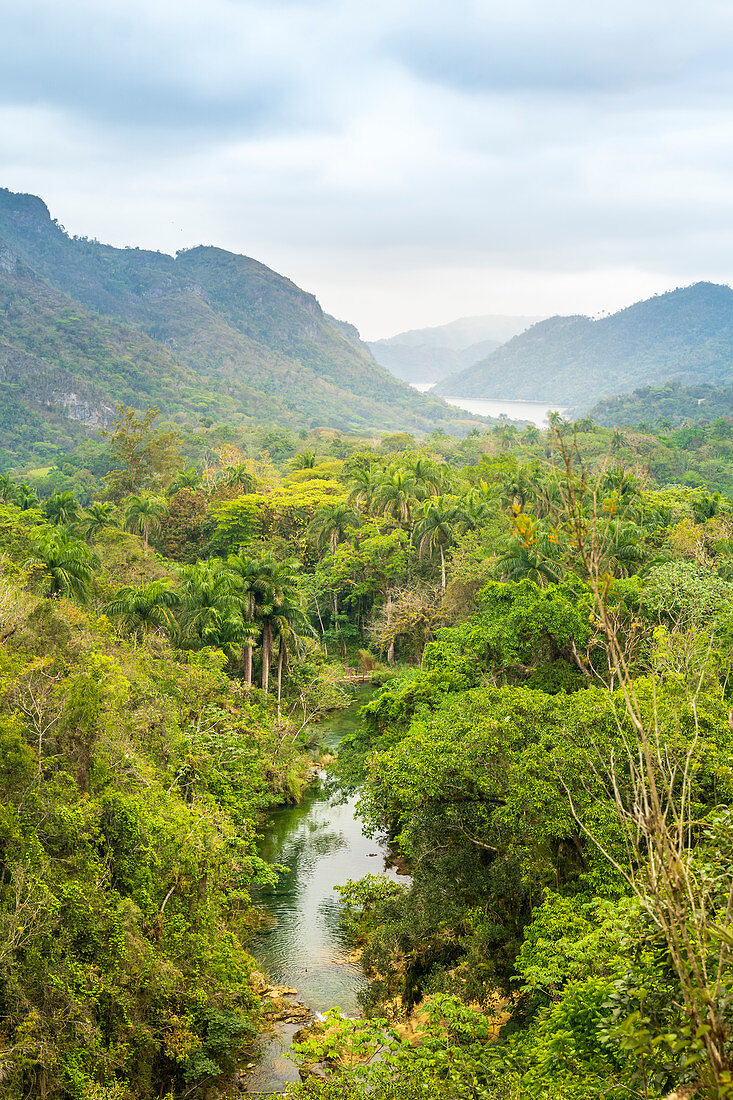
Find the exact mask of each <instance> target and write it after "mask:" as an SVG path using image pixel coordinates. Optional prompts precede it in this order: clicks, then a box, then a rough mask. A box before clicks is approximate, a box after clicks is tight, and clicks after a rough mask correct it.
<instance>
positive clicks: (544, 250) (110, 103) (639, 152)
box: [0, 0, 733, 339]
mask: <svg viewBox="0 0 733 1100" xmlns="http://www.w3.org/2000/svg"><path fill="white" fill-rule="evenodd" d="M0 25H1V26H2V40H1V41H0V56H1V58H2V64H0V186H5V187H9V188H11V189H12V190H14V191H28V192H31V193H33V194H37V195H40V196H41V197H42V198H43V199H44V200H45V201H46V203H47V204H48V206H49V207H50V209H51V213H52V215H53V216H54V217H56V218H58V220H59V221H60V222H61V223H62V224H63V225H65V226H66V228H67V229H68V230H69V232H71V233H78V234H83V235H86V236H90V237H97V238H98V239H99V240H103V241H106V242H109V243H112V244H116V245H125V244H131V245H139V246H142V247H148V248H156V249H160V250H162V251H166V252H175V251H176V250H178V249H180V248H186V247H190V246H192V245H195V244H201V243H206V244H216V245H219V246H221V247H223V248H227V249H230V250H232V251H235V252H243V253H246V254H248V255H250V256H254V257H256V258H257V259H259V260H261V261H262V262H264V263H266V264H268V265H269V266H270V267H273V268H275V270H277V271H279V272H281V273H282V274H285V275H288V276H289V277H290V278H292V279H293V280H294V281H295V282H297V283H298V284H299V285H300V286H302V287H304V288H305V289H307V290H310V291H312V292H314V293H315V294H316V295H317V296H318V298H319V300H320V301H321V304H322V305H323V307H324V308H325V309H326V310H327V311H328V312H330V313H333V314H335V315H336V316H338V317H341V318H342V319H344V320H348V321H350V322H352V323H353V324H356V325H357V326H358V327H359V329H360V330H361V332H362V335H363V336H365V338H367V339H376V338H378V337H381V336H388V335H391V334H393V333H395V332H398V331H401V330H404V329H409V328H416V327H421V326H424V325H437V324H443V323H446V322H448V321H451V320H453V319H455V318H457V317H461V316H470V315H477V314H486V313H518V314H531V315H549V314H551V313H579V312H582V313H590V314H597V313H599V312H601V311H602V310H615V309H618V308H620V307H622V306H624V305H628V304H630V303H631V302H632V301H635V300H637V299H639V298H643V297H648V296H650V295H651V294H653V293H656V292H659V291H664V290H668V289H671V288H673V287H675V286H681V285H685V284H688V283H690V282H693V281H695V280H697V279H711V280H714V281H718V282H730V281H732V280H733V62H732V60H731V59H732V58H733V4H732V3H731V2H730V0H697V3H696V4H695V5H692V4H690V3H689V2H688V0H686V2H685V3H684V4H683V3H678V2H677V0H633V2H626V0H607V2H606V3H603V4H600V3H593V2H589V0H490V2H489V0H359V2H356V0H63V3H59V0H0Z"/></svg>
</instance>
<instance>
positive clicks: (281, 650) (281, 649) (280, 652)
mask: <svg viewBox="0 0 733 1100" xmlns="http://www.w3.org/2000/svg"><path fill="white" fill-rule="evenodd" d="M285 655H286V650H285V639H284V638H283V636H282V634H281V635H280V644H279V645H278V648H277V710H278V714H279V713H280V699H281V698H282V693H283V666H284V664H285Z"/></svg>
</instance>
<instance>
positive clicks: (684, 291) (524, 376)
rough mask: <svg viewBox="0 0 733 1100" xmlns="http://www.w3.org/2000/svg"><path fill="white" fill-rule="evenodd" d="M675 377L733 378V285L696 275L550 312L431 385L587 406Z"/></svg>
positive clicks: (718, 381) (690, 380) (686, 380)
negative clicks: (618, 303) (634, 297)
mask: <svg viewBox="0 0 733 1100" xmlns="http://www.w3.org/2000/svg"><path fill="white" fill-rule="evenodd" d="M671 379H676V380H678V381H679V382H680V383H682V384H689V385H693V384H696V383H703V382H705V383H708V384H710V385H726V384H729V383H731V382H733V290H731V288H730V287H728V286H723V285H720V284H716V283H705V282H701V283H695V284H694V285H692V286H689V287H683V288H679V289H677V290H672V291H669V292H668V293H666V294H659V295H657V296H655V297H654V298H649V299H647V300H646V301H643V302H637V303H636V304H634V305H632V306H629V307H628V308H627V309H623V310H620V311H619V312H618V313H614V314H612V315H611V316H608V317H601V318H599V319H598V320H591V319H590V318H589V317H583V316H574V317H550V318H549V319H548V320H546V321H540V322H539V323H538V324H536V325H533V326H532V328H530V329H528V330H527V332H524V333H522V334H521V335H519V336H516V337H514V339H512V340H510V341H509V342H508V343H506V344H504V345H503V346H502V347H500V348H497V349H496V351H494V352H492V353H491V354H490V355H488V356H487V357H486V358H484V359H483V360H481V361H480V362H478V363H475V364H474V365H473V366H471V367H469V368H468V369H466V370H463V371H459V372H457V373H456V374H454V375H452V376H451V377H449V378H447V379H445V380H444V381H443V382H441V383H439V384H438V385H437V386H436V387H435V391H434V392H435V393H439V394H443V395H445V396H448V397H474V398H489V399H491V398H495V399H504V398H509V397H515V398H520V399H524V400H536V401H548V402H550V403H553V402H554V403H556V404H557V405H566V406H567V405H570V406H574V407H575V408H576V409H578V410H583V411H585V410H587V409H589V408H590V407H591V406H592V405H594V404H595V403H596V402H598V401H599V400H601V399H602V398H605V397H609V396H612V395H614V394H617V393H625V392H628V391H631V390H633V389H635V388H638V387H639V386H643V385H659V384H661V383H663V382H667V381H668V380H671Z"/></svg>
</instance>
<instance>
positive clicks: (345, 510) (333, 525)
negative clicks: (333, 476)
mask: <svg viewBox="0 0 733 1100" xmlns="http://www.w3.org/2000/svg"><path fill="white" fill-rule="evenodd" d="M358 526H359V517H358V516H357V514H356V512H354V510H353V509H352V508H349V506H348V504H344V503H343V502H340V503H338V504H325V505H323V507H321V508H319V509H318V511H317V512H316V514H315V516H314V517H313V521H312V523H311V532H312V534H314V535H315V537H316V542H317V543H318V545H319V546H327V547H328V548H329V550H330V551H331V553H332V554H335V553H336V547H337V546H338V544H339V543H340V542H341V540H342V539H343V538H344V536H345V535H346V533H347V532H348V531H350V530H352V529H353V528H354V527H358Z"/></svg>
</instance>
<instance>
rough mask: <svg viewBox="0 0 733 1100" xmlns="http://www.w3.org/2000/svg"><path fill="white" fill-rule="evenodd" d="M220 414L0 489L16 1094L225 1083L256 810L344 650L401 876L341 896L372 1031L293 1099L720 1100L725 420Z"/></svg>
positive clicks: (261, 871) (347, 1037)
mask: <svg viewBox="0 0 733 1100" xmlns="http://www.w3.org/2000/svg"><path fill="white" fill-rule="evenodd" d="M212 430H213V429H212V428H203V429H202V430H201V432H196V433H182V435H180V436H179V435H176V433H175V431H174V430H173V429H172V428H171V426H170V425H163V426H159V421H158V418H157V416H156V413H155V410H152V409H151V410H149V411H148V413H147V414H145V415H139V414H136V413H135V412H134V411H133V410H132V409H131V408H123V407H120V408H118V410H117V411H116V413H115V414H114V423H113V424H112V425H111V429H110V435H109V436H108V437H107V438H106V439H105V441H104V442H103V444H100V446H103V447H104V449H105V452H106V453H105V454H104V456H102V455H101V454H97V459H98V460H99V467H98V470H97V472H93V471H92V470H90V469H89V468H85V469H84V471H82V469H81V468H79V467H73V466H72V465H71V464H69V465H68V466H67V467H66V472H64V471H63V470H57V471H56V473H53V472H51V473H49V472H48V471H46V472H45V473H44V474H43V475H42V476H40V477H37V478H36V479H35V481H34V483H33V484H31V481H33V478H32V477H31V478H30V480H29V479H28V477H27V476H26V475H30V474H31V471H24V472H23V471H17V472H16V475H15V476H14V477H9V476H5V477H4V478H3V479H2V480H0V497H1V498H2V503H1V505H0V531H1V532H2V553H3V558H2V580H1V584H0V686H1V688H2V690H1V691H0V740H1V741H2V752H1V753H0V787H1V792H0V803H1V804H2V811H1V816H0V957H2V960H3V965H2V968H0V1016H1V1017H2V1023H1V1024H0V1072H1V1073H2V1081H3V1090H4V1095H7V1096H8V1097H9V1098H10V1100H21V1097H23V1098H25V1097H27V1096H36V1095H38V1096H45V1097H47V1098H48V1100H70V1098H73V1100H82V1098H84V1100H86V1098H87V1097H94V1098H97V1100H131V1098H135V1100H152V1098H153V1097H161V1096H166V1097H170V1098H176V1100H182V1098H183V1097H201V1098H204V1097H208V1098H213V1097H216V1096H221V1097H223V1096H227V1095H234V1094H235V1093H236V1090H237V1088H238V1087H239V1080H240V1079H239V1077H238V1076H237V1074H238V1072H239V1069H240V1067H241V1066H242V1063H243V1061H244V1059H246V1057H247V1056H248V1047H247V1044H248V1042H249V1041H250V1040H251V1038H252V1037H253V1036H254V1035H255V1034H256V1033H257V1031H258V1030H259V1029H260V1028H261V1027H262V1026H263V1010H262V1005H261V1002H260V998H259V997H258V995H257V993H256V992H255V989H256V986H255V983H254V981H253V978H252V961H251V959H250V957H249V956H248V954H247V942H248V939H249V937H250V935H251V934H252V932H253V931H254V930H255V929H256V928H257V926H258V913H257V909H256V907H255V906H254V905H253V903H252V901H251V896H250V892H251V889H252V886H253V885H254V884H256V883H257V882H258V881H267V880H268V878H271V876H272V874H273V870H272V869H271V868H268V867H267V866H266V865H265V864H264V863H263V862H262V860H261V859H259V857H258V855H257V849H256V843H255V841H256V834H257V830H258V828H259V827H260V820H261V818H260V815H261V813H262V811H263V810H264V809H265V808H266V807H267V806H269V805H272V804H274V803H276V802H278V801H283V800H292V799H297V798H298V797H299V796H300V793H301V791H302V788H303V784H304V781H305V776H306V773H307V768H308V766H309V762H310V760H311V759H312V754H313V752H314V751H315V752H316V753H317V752H318V748H317V743H318V731H317V720H318V718H319V717H320V716H322V715H323V714H324V712H325V711H326V710H328V709H329V708H332V707H335V706H339V705H341V704H342V703H343V701H344V699H345V695H344V689H343V686H342V685H341V681H342V679H343V671H344V665H347V666H349V667H354V666H360V667H362V668H363V669H365V670H370V672H371V670H374V669H375V666H376V673H375V675H376V679H377V680H379V681H380V682H383V683H384V686H383V687H382V689H381V690H380V691H379V692H378V693H377V694H376V695H375V696H374V698H373V699H372V701H371V702H370V703H369V704H368V705H367V706H366V708H365V711H364V721H363V723H362V725H361V727H360V729H359V731H358V732H357V733H356V734H354V735H353V736H352V737H351V738H350V740H349V742H348V743H347V744H346V745H345V746H344V749H343V751H342V753H341V756H340V761H339V782H340V783H341V784H342V785H343V787H344V788H345V789H351V788H356V789H359V790H360V791H361V799H362V806H363V812H364V814H365V815H366V816H367V818H368V820H369V821H370V823H371V825H372V826H373V828H374V829H375V830H382V829H387V830H388V831H389V833H390V834H391V835H392V837H393V839H394V843H395V845H396V846H397V847H398V848H399V849H400V850H401V852H402V854H403V857H404V858H405V859H406V861H407V862H408V864H409V867H410V870H411V874H412V878H411V884H410V886H409V887H408V888H401V887H396V886H391V885H389V884H387V883H386V882H385V880H383V879H381V878H371V877H370V878H367V879H366V880H364V881H362V882H360V883H350V884H344V889H343V901H344V913H345V919H346V920H347V921H348V924H349V927H350V929H351V931H352V934H353V936H354V937H355V939H356V940H357V941H358V942H359V943H360V944H361V945H362V947H363V962H364V966H365V969H366V972H367V974H368V975H369V977H370V979H371V981H370V986H369V990H368V993H367V995H366V997H365V1001H364V1007H365V1010H366V1013H367V1018H366V1019H365V1020H364V1021H361V1022H356V1023H354V1022H352V1021H344V1020H341V1019H339V1018H337V1017H336V1018H334V1017H332V1018H331V1019H330V1020H329V1022H328V1023H327V1025H326V1026H325V1027H323V1028H317V1029H315V1030H314V1031H313V1032H312V1033H311V1034H309V1035H306V1036H303V1037H302V1042H301V1045H300V1056H301V1057H302V1058H303V1059H304V1060H305V1062H306V1063H307V1064H311V1063H313V1062H315V1061H320V1062H321V1063H322V1065H323V1067H325V1069H324V1072H325V1076H324V1077H322V1078H321V1077H312V1078H309V1079H308V1080H307V1081H306V1082H305V1083H304V1084H303V1085H302V1086H298V1087H297V1088H296V1089H295V1090H294V1092H295V1095H301V1096H304V1097H310V1098H312V1100H318V1098H320V1100H325V1098H329V1100H330V1098H336V1097H339V1098H342V1097H346V1098H349V1100H357V1098H362V1097H363V1098H364V1100H366V1098H367V1097H369V1098H376V1100H387V1098H389V1100H413V1098H414V1100H416V1098H417V1097H428V1096H429V1097H437V1098H440V1097H445V1098H446V1100H448V1098H450V1100H469V1098H470V1100H478V1098H482V1100H499V1098H502V1100H504V1098H505V1097H517V1098H519V1097H522V1098H524V1097H530V1098H533V1097H536V1098H538V1100H539V1098H542V1100H549V1098H557V1100H560V1098H563V1100H565V1098H577V1100H591V1098H595V1097H598V1096H600V1095H603V1096H607V1097H609V1098H610V1100H617V1098H619V1100H620V1098H621V1097H628V1096H629V1095H632V1096H633V1095H639V1096H645V1097H662V1096H666V1095H667V1094H668V1093H670V1092H671V1091H672V1089H674V1088H687V1089H688V1092H687V1094H686V1095H690V1094H691V1092H690V1090H693V1091H695V1090H696V1091H697V1094H698V1095H700V1096H701V1097H710V1098H712V1097H723V1096H726V1095H730V1087H729V1086H730V1080H731V1079H730V1072H731V1068H732V1056H731V1042H730V1039H729V1029H730V1026H731V1020H730V1012H731V1008H730V1005H731V1003H732V1002H731V990H732V989H733V956H732V954H731V952H732V951H733V939H732V938H731V934H730V914H731V906H733V892H732V884H733V865H732V864H731V859H730V852H731V841H732V840H733V836H732V835H731V821H730V806H731V801H732V799H733V790H732V788H731V784H732V783H733V771H732V770H731V758H732V751H733V733H732V732H731V722H730V712H731V702H730V686H729V685H730V671H731V662H730V640H731V637H733V502H731V500H729V499H728V497H727V496H726V492H727V491H728V486H730V484H731V454H732V453H733V440H732V439H731V428H730V425H729V424H728V423H727V421H716V422H715V423H713V424H712V425H710V426H708V427H698V428H694V429H678V430H676V431H662V432H657V433H654V432H636V433H627V434H623V433H621V432H619V431H611V430H606V429H603V428H600V427H598V426H596V425H594V424H593V423H592V422H590V421H578V422H576V423H575V424H574V425H570V424H567V423H565V422H563V421H562V420H561V418H559V417H557V416H556V417H553V426H552V430H551V431H550V432H539V431H538V430H537V429H533V428H529V429H526V430H525V431H524V432H522V433H519V432H517V430H516V428H515V427H514V426H513V425H511V424H502V425H499V426H497V427H496V428H494V429H492V430H491V431H487V432H484V433H478V432H475V433H473V434H470V435H469V436H468V437H467V438H466V439H463V440H456V439H454V438H451V437H450V436H448V435H445V434H444V433H440V432H437V433H434V434H433V435H432V436H431V437H429V439H428V440H427V441H426V442H425V443H424V444H422V445H418V444H416V442H415V440H414V439H413V438H411V437H410V436H407V435H405V434H399V435H393V436H386V437H383V438H382V439H381V440H380V441H379V442H378V443H376V442H375V443H374V444H371V445H370V444H369V443H367V442H366V441H364V440H363V439H359V438H356V437H347V436H338V435H337V434H336V433H327V434H323V433H311V434H306V433H304V436H305V437H304V438H299V439H294V438H293V437H292V436H289V435H288V433H287V432H269V433H266V432H263V433H262V436H261V437H260V438H259V442H260V444H261V447H260V448H259V449H257V450H255V451H252V452H250V453H249V454H248V453H245V452H244V451H243V450H240V449H238V448H237V447H235V446H234V445H233V444H231V443H226V442H223V441H222V440H221V439H217V438H212V435H211V432H212ZM182 456H184V457H182ZM38 490H40V492H38ZM721 490H722V492H721ZM377 1051H379V1052H380V1057H379V1058H378V1059H376V1060H374V1059H372V1060H371V1061H368V1062H365V1061H364V1056H365V1055H373V1054H375V1053H376V1052H377ZM680 1095H684V1093H681V1094H680Z"/></svg>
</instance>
